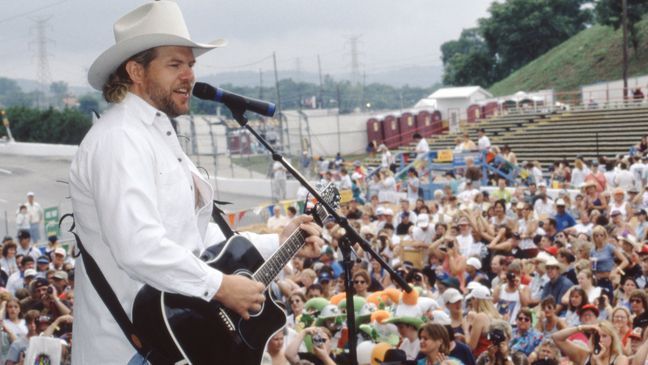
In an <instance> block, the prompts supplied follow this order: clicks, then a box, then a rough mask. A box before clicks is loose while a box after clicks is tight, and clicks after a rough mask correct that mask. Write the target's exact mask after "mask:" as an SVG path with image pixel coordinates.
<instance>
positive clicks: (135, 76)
mask: <svg viewBox="0 0 648 365" xmlns="http://www.w3.org/2000/svg"><path fill="white" fill-rule="evenodd" d="M126 73H128V76H130V79H131V80H132V81H133V84H135V85H138V84H142V83H143V82H144V75H145V73H146V70H145V69H144V66H142V65H141V64H140V63H137V62H135V61H133V60H131V61H128V62H126Z"/></svg>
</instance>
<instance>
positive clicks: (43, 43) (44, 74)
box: [32, 17, 52, 107]
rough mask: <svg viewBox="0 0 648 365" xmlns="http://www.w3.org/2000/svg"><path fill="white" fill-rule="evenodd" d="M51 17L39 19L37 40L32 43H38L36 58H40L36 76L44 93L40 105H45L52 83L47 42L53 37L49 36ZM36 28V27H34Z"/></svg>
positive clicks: (37, 22) (37, 21)
mask: <svg viewBox="0 0 648 365" xmlns="http://www.w3.org/2000/svg"><path fill="white" fill-rule="evenodd" d="M50 18H51V17H49V18H41V19H37V20H36V21H35V22H36V26H35V30H36V40H35V41H34V42H32V43H34V44H35V45H36V58H37V59H38V62H37V64H38V69H37V71H36V77H37V79H38V82H39V83H40V87H41V91H42V93H43V98H44V100H40V98H39V101H38V104H39V106H40V107H45V104H46V100H47V93H48V87H49V85H50V84H51V83H52V74H51V72H50V67H49V54H48V53H47V43H48V42H50V41H51V39H49V38H47V34H46V31H47V27H48V24H47V22H48V21H49V20H50ZM32 29H34V28H32Z"/></svg>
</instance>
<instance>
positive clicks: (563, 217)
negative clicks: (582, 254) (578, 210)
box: [554, 212, 576, 232]
mask: <svg viewBox="0 0 648 365" xmlns="http://www.w3.org/2000/svg"><path fill="white" fill-rule="evenodd" d="M554 219H555V220H556V230H557V231H558V232H560V231H562V230H564V229H565V228H569V227H572V226H575V225H576V221H575V220H574V218H573V217H572V216H571V215H569V213H567V212H565V213H563V214H556V215H555V216H554Z"/></svg>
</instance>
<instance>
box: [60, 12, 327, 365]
mask: <svg viewBox="0 0 648 365" xmlns="http://www.w3.org/2000/svg"><path fill="white" fill-rule="evenodd" d="M203 15H204V14H203ZM113 33H114V36H115V43H114V44H113V45H111V46H110V47H108V49H106V50H105V51H104V52H103V53H102V54H101V55H99V57H97V59H96V60H95V61H94V62H93V63H92V65H91V66H90V68H89V70H88V82H89V84H90V86H92V87H93V88H94V89H95V90H97V91H100V92H101V93H102V94H103V97H104V99H105V100H106V101H107V102H108V103H109V104H110V106H109V107H108V109H107V110H106V111H105V112H104V113H103V115H101V117H100V118H96V120H94V122H93V124H92V127H91V128H90V130H89V131H88V132H87V134H86V135H85V137H84V139H83V141H82V142H81V144H80V146H79V148H78V150H77V153H76V156H75V157H74V158H73V160H72V164H71V166H70V170H69V187H70V197H71V203H72V208H73V212H74V217H75V218H76V222H75V223H76V227H77V232H78V235H79V238H80V240H81V242H82V243H83V246H85V249H86V250H87V253H88V254H90V255H92V257H93V258H94V260H95V261H96V263H97V265H98V266H99V268H100V269H101V272H102V274H103V276H104V277H106V278H108V279H109V280H110V284H111V287H112V290H113V291H114V292H115V294H116V295H117V297H118V298H119V302H121V303H122V304H123V305H126V304H128V307H126V308H123V309H124V310H125V311H126V312H129V313H130V312H131V309H132V304H133V302H134V299H135V296H136V295H137V293H138V291H139V289H140V288H142V286H144V285H149V286H151V287H154V288H156V289H157V290H160V291H164V292H170V293H174V294H179V295H182V296H186V297H191V298H195V299H196V300H202V301H204V302H210V301H212V300H216V301H218V302H219V304H220V305H222V306H224V307H226V308H229V309H230V310H232V311H233V312H235V313H236V314H238V315H240V316H241V317H242V318H244V319H248V318H249V317H250V312H254V311H259V310H261V308H262V304H263V303H264V302H265V300H266V296H265V295H264V294H263V293H264V289H265V286H264V285H263V283H261V282H258V281H255V280H251V279H249V278H246V277H244V276H242V275H227V274H224V273H223V272H221V271H219V270H217V269H215V268H213V267H211V266H209V265H208V264H207V263H206V262H205V261H203V260H201V259H200V258H199V257H198V256H197V255H198V254H199V253H201V252H203V251H205V249H206V248H207V247H208V246H209V245H212V244H214V243H215V242H221V241H223V240H224V239H226V238H227V237H225V234H224V233H223V232H222V231H220V229H219V228H218V227H217V226H216V225H214V224H213V223H209V221H210V218H211V213H212V210H213V207H212V206H213V204H212V201H213V198H214V196H215V195H214V191H213V188H212V186H211V184H210V183H209V181H208V180H207V179H205V178H204V177H203V175H202V174H201V173H200V171H199V170H198V168H197V167H196V166H195V165H194V163H193V162H192V161H191V159H190V158H189V157H188V156H187V155H186V154H185V153H184V151H183V150H182V148H181V145H180V144H179V141H178V135H177V134H176V131H175V129H174V125H173V123H172V119H173V118H176V117H178V116H180V115H184V114H187V113H189V110H190V105H189V103H190V100H191V93H192V89H193V86H194V83H195V81H196V80H195V75H194V65H195V63H196V57H199V56H201V55H203V54H205V53H206V52H208V51H210V50H213V49H215V48H219V47H223V46H224V45H225V43H226V42H225V41H224V40H222V39H219V40H215V41H213V42H209V43H199V42H196V41H194V40H192V38H191V36H190V35H189V30H188V27H187V25H186V24H185V19H184V17H183V15H182V12H181V11H180V7H179V6H178V4H177V3H176V2H175V1H169V0H160V1H149V2H146V3H144V4H142V5H140V6H138V7H137V8H136V9H134V10H132V11H130V12H128V13H127V14H126V15H124V16H123V17H121V18H120V19H118V20H117V21H116V22H115V24H114V27H113ZM214 93H215V91H214ZM296 227H299V228H300V229H301V232H303V233H304V234H305V235H306V236H308V237H307V238H306V239H305V242H306V245H305V246H304V248H302V249H301V252H300V254H301V255H303V256H307V257H319V255H320V250H321V246H322V245H323V240H322V238H321V237H320V236H321V228H320V227H319V226H317V225H316V224H315V223H313V222H312V218H311V217H305V216H298V217H296V218H294V219H293V220H292V221H291V223H289V224H288V226H287V227H286V229H284V231H282V232H281V233H280V234H279V235H277V234H268V235H250V236H248V237H249V238H250V239H251V241H252V243H253V244H254V245H255V246H257V247H258V248H259V251H260V252H263V253H264V256H265V257H266V258H267V257H268V255H269V254H271V253H272V252H274V251H276V249H277V248H278V247H279V243H281V242H284V241H286V239H287V238H288V237H289V236H290V234H292V233H293V232H294V231H295V230H296ZM85 254H86V253H84V255H85ZM82 257H83V256H82ZM84 260H85V258H84ZM81 265H83V264H81ZM86 269H88V268H87V267H84V266H82V269H81V270H79V274H78V276H77V277H76V282H78V284H79V285H78V286H77V288H76V290H75V296H76V299H77V300H76V302H75V308H74V349H73V351H72V363H75V364H127V363H129V362H130V363H135V362H137V363H145V362H146V361H145V360H144V359H142V356H140V355H139V354H138V353H137V350H136V349H135V348H134V346H135V347H137V341H134V342H131V341H129V339H128V338H127V336H125V335H124V332H123V331H122V330H121V328H120V327H119V325H118V324H117V322H116V321H115V320H114V317H113V315H112V313H111V311H110V310H109V309H108V308H107V307H106V304H105V303H104V302H103V301H102V300H101V298H100V297H99V296H98V294H97V292H96V291H95V289H94V288H93V284H92V282H91V281H90V278H89V277H88V275H87V271H86ZM135 321H136V320H135ZM98 324H100V325H98ZM98 339H100V340H98ZM107 344H108V345H107ZM167 360H168V359H167ZM180 360H183V361H185V360H186V359H181V358H180V359H174V361H170V362H175V361H180ZM214 361H216V362H218V359H215V360H214Z"/></svg>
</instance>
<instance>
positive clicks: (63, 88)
mask: <svg viewBox="0 0 648 365" xmlns="http://www.w3.org/2000/svg"><path fill="white" fill-rule="evenodd" d="M49 90H50V92H51V93H52V95H53V96H54V100H53V104H54V105H55V106H56V107H59V108H60V107H62V106H63V99H64V98H65V97H66V96H67V94H68V84H67V82H65V81H54V82H52V83H51V84H50V87H49Z"/></svg>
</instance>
